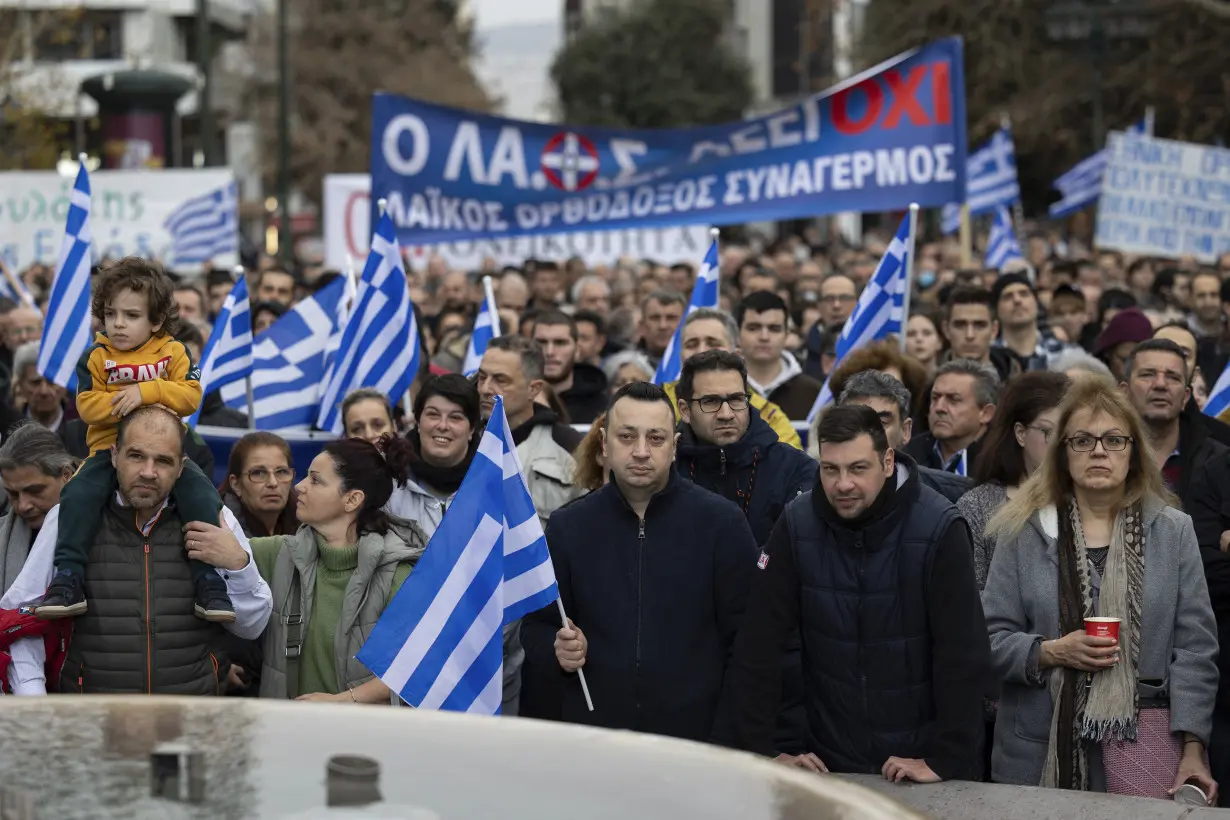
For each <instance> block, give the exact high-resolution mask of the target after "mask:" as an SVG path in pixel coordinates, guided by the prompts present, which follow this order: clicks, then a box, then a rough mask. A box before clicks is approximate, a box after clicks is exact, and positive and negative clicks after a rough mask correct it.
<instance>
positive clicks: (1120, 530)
mask: <svg viewBox="0 0 1230 820" xmlns="http://www.w3.org/2000/svg"><path fill="white" fill-rule="evenodd" d="M1058 518H1059V544H1058V547H1059V632H1060V634H1061V635H1067V634H1069V633H1071V632H1076V631H1081V630H1084V628H1085V618H1086V617H1092V616H1093V615H1094V614H1095V613H1094V606H1093V586H1092V584H1091V582H1090V573H1089V558H1088V556H1087V555H1086V552H1085V533H1084V528H1083V526H1082V525H1081V517H1080V511H1079V510H1078V509H1077V507H1076V502H1075V501H1073V502H1072V503H1071V504H1070V505H1069V507H1068V510H1067V515H1065V514H1064V511H1063V510H1062V509H1061V510H1060V511H1059V516H1058ZM1144 555H1145V538H1144V528H1143V527H1142V523H1141V512H1140V506H1139V505H1136V506H1133V507H1131V508H1129V509H1125V510H1121V511H1120V512H1119V514H1118V516H1116V518H1115V526H1114V530H1113V531H1112V534H1111V540H1110V550H1109V551H1108V555H1107V558H1106V573H1105V575H1104V576H1103V577H1102V584H1101V592H1100V594H1099V597H1098V609H1099V611H1100V613H1101V615H1102V616H1104V617H1108V618H1119V619H1120V620H1121V623H1120V625H1119V662H1118V663H1117V664H1115V665H1114V666H1112V667H1110V668H1109V669H1104V670H1102V671H1101V672H1097V673H1093V674H1091V673H1088V672H1081V671H1078V670H1076V669H1068V668H1056V669H1054V670H1052V671H1051V678H1050V688H1051V701H1052V703H1053V704H1054V707H1055V708H1054V710H1053V713H1052V716H1051V735H1050V744H1049V745H1048V747H1047V757H1046V766H1045V768H1044V769H1043V771H1042V781H1041V783H1040V784H1039V785H1041V786H1043V787H1046V788H1060V789H1078V790H1081V791H1087V790H1088V789H1089V760H1088V755H1087V751H1086V743H1087V742H1093V743H1100V742H1101V741H1103V740H1111V739H1115V740H1135V739H1136V721H1137V714H1138V712H1139V696H1138V691H1137V684H1136V665H1137V662H1138V661H1139V657H1140V641H1139V636H1140V609H1141V600H1142V598H1143V594H1144V574H1145V572H1144V566H1145V562H1144Z"/></svg>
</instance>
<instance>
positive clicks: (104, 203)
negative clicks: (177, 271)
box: [0, 168, 233, 272]
mask: <svg viewBox="0 0 1230 820" xmlns="http://www.w3.org/2000/svg"><path fill="white" fill-rule="evenodd" d="M232 178H233V175H232V174H231V171H230V170H229V169H226V168H222V169H202V170H191V169H183V170H179V169H176V170H166V171H155V170H144V171H97V172H95V173H93V174H90V187H91V189H92V190H93V200H92V207H91V212H90V219H91V226H92V228H93V232H94V255H95V257H96V258H97V257H103V256H106V257H119V256H129V255H137V256H145V257H149V258H153V259H165V258H167V257H168V256H169V253H168V251H169V250H170V246H171V237H170V235H169V234H167V232H166V230H164V229H163V227H162V223H163V222H165V221H166V218H167V217H168V216H169V215H170V214H171V212H173V211H174V210H175V209H176V208H178V207H179V206H180V205H182V204H183V203H184V201H185V200H188V199H191V198H192V197H195V196H199V195H201V194H204V193H208V192H209V191H213V190H216V189H218V188H220V187H222V186H223V185H226V184H227V183H229V182H230V181H231V180H232ZM72 188H73V178H72V177H62V176H60V175H59V174H57V173H55V172H54V171H15V172H12V173H0V259H3V260H4V262H5V264H7V265H8V266H9V267H10V268H11V269H12V270H14V271H17V272H20V271H22V270H25V269H26V268H27V267H29V266H30V265H32V264H34V263H36V262H39V263H43V264H46V265H55V263H56V259H57V258H58V257H59V254H60V241H61V240H62V239H63V238H64V219H65V217H66V215H67V214H68V197H69V194H70V193H71V192H72ZM219 261H220V262H223V263H226V261H227V260H225V259H221V258H220V259H219Z"/></svg>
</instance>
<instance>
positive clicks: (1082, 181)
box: [1048, 117, 1153, 219]
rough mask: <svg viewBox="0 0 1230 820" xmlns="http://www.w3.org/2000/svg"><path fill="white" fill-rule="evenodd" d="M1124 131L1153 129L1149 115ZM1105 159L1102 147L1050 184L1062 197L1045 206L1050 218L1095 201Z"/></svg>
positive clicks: (1084, 206) (1104, 151)
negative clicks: (1047, 206)
mask: <svg viewBox="0 0 1230 820" xmlns="http://www.w3.org/2000/svg"><path fill="white" fill-rule="evenodd" d="M1127 130H1128V133H1132V134H1148V133H1151V132H1152V131H1153V125H1152V123H1151V122H1150V117H1145V119H1143V120H1141V121H1140V122H1138V123H1135V124H1133V125H1131V126H1129V127H1128V129H1127ZM1107 159H1108V158H1107V155H1106V149H1105V148H1103V149H1102V150H1101V151H1098V152H1097V153H1096V154H1094V155H1093V156H1090V157H1085V158H1084V159H1083V160H1081V161H1080V162H1078V163H1077V164H1076V165H1074V166H1073V167H1072V168H1069V169H1068V170H1067V171H1065V172H1064V173H1063V174H1061V175H1060V176H1059V178H1058V179H1056V180H1055V181H1054V182H1052V183H1051V187H1052V188H1054V189H1055V190H1056V191H1058V192H1059V193H1060V195H1061V196H1062V197H1063V198H1062V199H1060V200H1059V201H1058V202H1053V203H1051V206H1050V208H1049V209H1048V213H1049V214H1050V217H1051V219H1062V218H1064V217H1066V216H1071V215H1072V214H1074V213H1076V212H1077V211H1079V210H1081V209H1082V208H1086V207H1088V206H1090V205H1092V204H1094V203H1095V202H1097V201H1098V197H1100V196H1101V195H1102V177H1103V176H1104V175H1105V174H1106V163H1107Z"/></svg>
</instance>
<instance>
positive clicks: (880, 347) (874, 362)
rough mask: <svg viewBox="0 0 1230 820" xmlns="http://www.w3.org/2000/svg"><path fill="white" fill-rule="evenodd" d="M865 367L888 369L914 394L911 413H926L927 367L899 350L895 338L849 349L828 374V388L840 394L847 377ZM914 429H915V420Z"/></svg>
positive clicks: (927, 394)
mask: <svg viewBox="0 0 1230 820" xmlns="http://www.w3.org/2000/svg"><path fill="white" fill-rule="evenodd" d="M864 370H878V371H880V372H881V373H887V374H888V375H890V376H892V377H893V378H895V379H896V380H897V381H899V382H901V383H902V384H904V385H905V386H906V389H907V390H909V391H910V395H911V396H913V398H914V408H913V411H914V415H915V416H918V415H919V413H920V412H921V413H922V415H923V416H925V415H926V412H925V408H926V402H927V401H928V400H929V397H930V395H931V391H930V390H929V389H928V387H927V384H928V381H929V379H928V377H927V371H926V369H925V368H924V367H923V366H922V365H921V364H919V363H918V362H917V361H916V360H915V359H914V358H913V357H912V356H907V355H905V354H904V353H902V352H901V345H900V343H899V342H898V341H897V340H896V339H885V340H883V341H880V342H872V343H871V344H867V345H863V346H862V347H860V348H858V349H857V350H852V351H851V352H850V353H849V354H848V355H847V356H846V357H845V358H844V359H842V361H841V364H839V365H838V366H837V367H835V368H833V372H832V374H831V375H830V376H829V390H831V391H832V392H833V395H834V396H840V395H841V391H842V390H844V389H845V386H846V380H847V379H849V378H850V377H851V376H853V375H854V374H855V373H862V372H863V371H864ZM914 429H915V430H917V429H918V426H917V423H915V427H914Z"/></svg>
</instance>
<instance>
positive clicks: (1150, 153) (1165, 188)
mask: <svg viewBox="0 0 1230 820" xmlns="http://www.w3.org/2000/svg"><path fill="white" fill-rule="evenodd" d="M1106 150H1107V166H1106V175H1105V177H1104V178H1103V180H1102V196H1101V198H1100V199H1099V200H1098V230H1097V246H1098V247H1099V248H1112V249H1115V250H1119V251H1124V252H1126V253H1137V254H1144V255H1148V256H1161V257H1169V258H1172V259H1174V258H1178V257H1181V256H1193V257H1195V258H1196V259H1197V260H1199V261H1200V262H1204V263H1206V264H1208V263H1212V262H1215V261H1216V260H1217V258H1218V257H1219V256H1220V255H1221V254H1223V253H1226V252H1227V251H1230V150H1227V149H1225V148H1216V147H1213V146H1211V145H1196V144H1193V143H1187V142H1175V141H1174V140H1160V139H1154V138H1152V137H1146V136H1143V135H1138V134H1121V133H1113V134H1111V135H1110V136H1109V138H1108V139H1107V147H1106Z"/></svg>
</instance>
